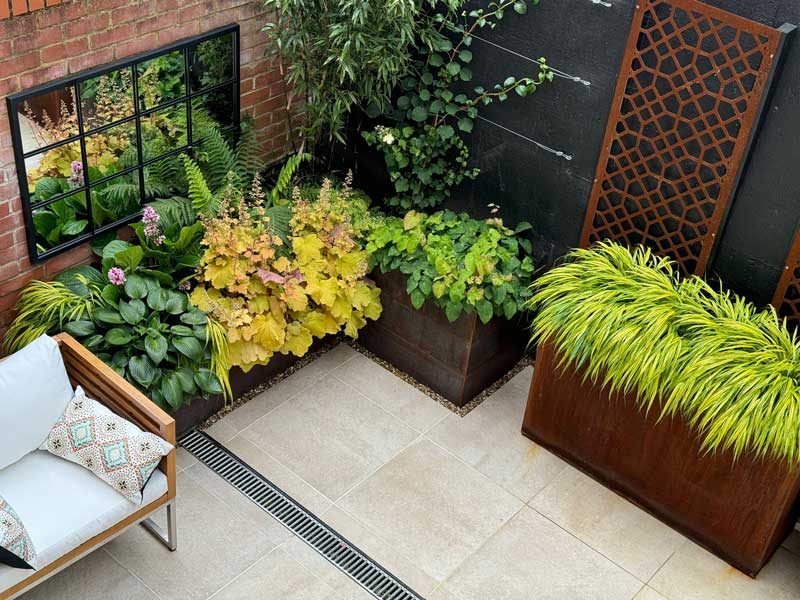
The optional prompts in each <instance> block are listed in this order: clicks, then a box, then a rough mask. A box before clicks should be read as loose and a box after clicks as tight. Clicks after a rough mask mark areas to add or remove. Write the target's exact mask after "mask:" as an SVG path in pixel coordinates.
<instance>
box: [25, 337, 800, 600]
mask: <svg viewBox="0 0 800 600" xmlns="http://www.w3.org/2000/svg"><path fill="white" fill-rule="evenodd" d="M531 374H532V369H530V368H528V369H526V370H524V371H523V372H521V373H520V374H519V375H518V376H516V377H515V378H514V379H513V380H512V381H510V382H509V383H508V384H506V385H505V386H504V387H503V388H502V389H500V390H499V391H498V392H497V393H495V394H494V395H493V396H492V397H491V398H489V399H487V400H486V401H485V402H484V403H483V404H482V405H481V406H480V407H478V408H477V409H476V410H474V411H473V412H472V413H470V414H469V415H467V416H466V417H464V418H460V417H458V416H456V415H454V414H452V413H450V412H449V411H447V410H446V409H445V408H443V407H441V406H440V405H438V404H437V403H435V402H434V401H433V400H431V399H430V398H427V397H426V396H424V395H423V394H422V393H420V392H419V391H418V390H416V389H415V388H413V387H412V386H410V385H408V384H407V383H405V382H403V381H402V380H400V379H398V378H397V377H395V376H394V375H392V374H391V373H389V372H388V371H386V370H384V369H383V368H382V367H380V366H378V365H377V364H375V363H373V362H372V361H370V360H369V359H367V358H365V357H363V356H362V355H360V354H358V353H357V352H355V351H354V350H353V349H351V348H350V347H349V346H346V345H340V346H338V347H337V348H335V349H334V350H331V351H330V352H328V353H327V354H325V355H323V356H322V357H320V358H319V359H317V360H316V361H315V362H313V363H311V364H309V365H308V366H306V367H305V368H303V369H302V370H300V371H298V372H297V373H295V374H294V375H292V376H291V377H289V378H287V379H285V380H284V381H282V382H281V383H279V384H278V385H276V386H274V387H273V388H271V389H269V390H267V391H266V392H264V393H262V394H261V395H260V396H258V397H256V398H255V399H253V400H252V401H250V402H249V403H248V404H246V405H244V406H243V407H241V408H239V409H237V410H236V411H234V412H233V413H231V414H230V415H228V416H226V417H225V418H224V419H223V420H222V421H220V422H219V423H217V424H215V425H214V426H213V427H212V428H211V430H210V433H211V434H212V435H214V436H215V437H216V438H217V439H218V440H219V441H221V442H223V443H225V444H227V445H228V446H229V447H230V448H231V449H232V450H233V451H234V452H235V453H237V454H238V455H240V456H241V457H242V458H243V459H245V460H246V461H248V462H249V463H250V464H251V465H252V466H254V467H255V468H257V469H258V470H260V471H261V472H262V473H263V474H264V475H265V476H267V477H268V478H270V479H271V480H273V481H274V482H275V483H277V484H278V485H279V486H281V487H283V489H285V490H286V491H287V492H288V493H290V494H291V495H293V496H294V497H295V498H296V499H298V500H299V501H300V502H302V503H303V504H304V505H305V506H307V507H308V508H310V509H311V510H313V511H315V512H316V513H317V514H318V515H321V516H322V517H323V518H324V519H325V520H326V521H327V522H328V523H329V524H331V525H332V526H333V527H334V528H336V529H337V530H338V531H340V532H341V533H342V534H343V535H345V536H346V537H348V538H349V539H350V540H351V541H352V542H354V543H355V544H357V545H359V546H360V547H361V548H362V549H364V550H365V551H366V552H367V553H368V554H370V555H371V556H373V557H374V558H375V559H377V560H378V561H380V562H381V563H382V564H383V565H384V566H385V567H387V568H388V569H389V570H391V571H393V572H394V573H395V574H396V575H398V576H399V577H400V578H401V579H403V580H404V581H405V582H406V583H408V584H410V585H411V586H412V587H413V588H414V589H415V590H416V591H417V592H419V593H420V594H422V595H423V596H424V597H426V598H428V599H429V600H494V599H497V600H500V599H503V600H533V599H544V600H631V599H635V600H664V599H667V600H734V599H735V600H755V599H764V600H797V598H800V534H798V533H797V532H795V533H794V534H793V535H792V537H791V538H790V539H789V541H788V542H787V544H786V545H785V547H783V548H781V549H780V550H778V552H777V554H776V555H775V557H774V558H773V559H772V561H771V562H770V563H769V564H768V565H767V567H766V568H765V569H764V570H763V572H762V573H761V575H760V576H759V578H758V579H757V580H755V581H753V580H751V579H749V578H747V577H746V576H744V575H742V574H741V573H739V572H738V571H736V570H735V569H733V568H731V567H729V566H728V565H726V564H725V563H724V562H722V561H720V560H718V559H716V558H715V557H713V556H712V555H711V554H709V553H707V552H706V551H704V550H702V549H701V548H699V547H698V546H696V545H695V544H693V543H692V542H690V541H688V540H687V539H686V538H684V537H683V536H681V535H680V534H678V533H676V532H674V531H672V530H671V529H669V528H668V527H666V526H665V525H663V524H661V523H660V522H659V521H657V520H655V519H654V518H652V517H650V516H649V515H647V514H645V513H644V512H642V511H641V510H639V509H638V508H636V507H635V506H633V505H631V504H630V503H628V502H626V501H625V500H623V499H621V498H619V497H618V496H616V495H615V494H613V493H611V492H609V491H607V490H606V489H605V488H603V487H602V486H600V485H598V484H597V483H595V482H594V481H593V480H591V479H589V478H588V477H586V476H584V475H582V474H581V473H580V472H578V471H576V470H575V469H573V468H572V467H570V466H568V465H566V464H565V463H564V462H562V461H561V460H559V459H558V458H556V457H555V456H553V455H552V454H550V453H548V452H547V451H545V450H544V449H542V448H540V447H538V446H537V445H535V444H533V443H531V442H529V441H527V440H526V439H524V438H523V437H522V436H521V435H520V433H519V430H520V423H521V419H522V413H523V407H524V405H525V399H526V392H527V388H528V384H529V382H530V378H531ZM179 470H180V472H179V475H178V499H179V503H178V528H179V546H178V551H177V552H175V553H170V552H168V551H167V550H166V549H165V548H163V547H162V546H161V545H160V544H158V543H157V542H156V541H155V540H153V539H152V538H151V537H150V536H149V535H148V534H147V533H146V532H145V531H144V530H143V529H142V528H141V527H136V528H134V529H132V530H129V531H128V532H126V533H125V534H124V535H122V536H121V537H119V538H118V539H117V540H115V541H113V542H112V543H111V544H109V545H107V546H106V547H105V548H103V549H101V550H98V551H97V552H95V553H94V554H92V555H90V556H88V557H87V558H85V559H83V560H82V561H80V562H79V563H77V564H76V565H74V566H72V567H71V568H70V569H68V570H66V571H65V572H63V573H61V574H60V575H58V576H56V577H55V578H53V579H51V580H49V581H48V582H46V583H45V584H43V585H42V586H40V587H39V588H38V589H36V590H34V591H33V592H31V593H29V594H27V595H25V596H24V600H45V599H47V600H53V599H57V600H100V599H102V600H108V599H113V600H139V599H141V600H157V599H161V600H205V599H207V598H213V599H214V600H262V599H263V600H271V599H275V600H334V599H336V600H344V599H361V598H370V597H371V596H369V595H368V594H367V593H366V592H365V591H363V590H362V589H361V588H360V587H359V586H357V585H356V584H355V583H353V582H352V581H351V580H349V579H348V578H347V577H346V576H345V575H343V574H341V573H340V572H339V571H338V570H336V569H335V568H334V567H333V566H331V565H329V564H328V563H327V562H326V561H325V560H324V559H322V558H321V557H319V556H318V555H317V554H316V553H315V552H314V551H312V550H311V549H309V548H308V547H307V546H305V545H304V544H303V543H302V542H301V541H300V540H298V539H296V538H294V537H293V536H292V534H290V533H288V532H287V531H286V530H284V529H283V528H282V527H281V526H280V525H279V524H278V523H277V522H276V521H274V520H273V519H272V518H271V517H269V516H268V515H266V514H265V513H264V512H262V511H261V509H259V508H257V507H256V506H255V505H253V504H251V503H250V502H249V501H248V500H246V499H245V498H244V497H242V496H241V495H239V493H238V492H236V491H235V490H234V489H232V488H230V487H228V486H227V484H225V483H224V482H223V481H222V480H221V479H219V478H218V477H217V476H216V475H214V474H213V473H211V472H210V471H209V470H207V469H206V468H205V467H204V466H203V465H201V464H199V463H197V462H196V461H195V460H194V459H193V457H191V456H190V455H188V454H187V453H185V452H184V451H181V454H180V457H179Z"/></svg>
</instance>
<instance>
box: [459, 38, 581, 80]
mask: <svg viewBox="0 0 800 600" xmlns="http://www.w3.org/2000/svg"><path fill="white" fill-rule="evenodd" d="M472 37H474V38H475V39H476V40H480V41H482V42H483V43H484V44H489V45H490V46H494V47H495V48H498V49H500V50H503V51H504V52H508V53H509V54H513V55H514V56H516V57H518V58H521V59H522V60H526V61H528V62H530V63H533V64H535V65H537V66H538V65H539V61H538V60H534V59H533V58H531V57H530V56H525V55H524V54H520V53H519V52H515V51H514V50H511V49H510V48H506V47H505V46H501V45H500V44H495V43H494V42H492V41H489V40H487V39H486V38H484V37H481V36H479V35H475V34H472ZM547 66H548V67H550V70H551V71H552V72H553V75H555V76H556V77H561V78H563V79H566V80H568V81H574V82H575V83H582V84H583V85H585V86H590V85H592V82H591V81H589V80H588V79H584V78H583V77H578V76H577V75H571V74H570V73H567V72H566V71H562V70H560V69H556V68H555V67H553V66H551V65H547Z"/></svg>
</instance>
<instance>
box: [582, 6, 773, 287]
mask: <svg viewBox="0 0 800 600" xmlns="http://www.w3.org/2000/svg"><path fill="white" fill-rule="evenodd" d="M781 42H782V34H781V33H780V32H779V31H778V30H775V29H771V28H769V27H766V26H763V25H759V24H757V23H754V22H752V21H748V20H746V19H743V18H741V17H738V16H736V15H732V14H730V13H727V12H725V11H722V10H719V9H716V8H713V7H710V6H708V5H706V4H703V3H701V2H698V1H696V0H670V1H669V2H660V1H657V0H639V5H638V8H637V11H636V14H635V16H634V21H633V27H632V29H631V33H630V37H629V38H628V45H627V48H626V51H625V57H624V60H623V66H622V70H621V72H620V77H619V80H618V82H617V90H616V94H615V97H614V104H613V106H612V110H611V115H610V117H609V122H608V126H607V129H606V137H605V140H604V143H603V149H602V152H601V155H600V159H599V162H598V168H597V174H596V178H595V182H594V185H593V188H592V195H591V198H590V200H589V208H588V211H587V214H586V222H585V223H584V228H583V236H582V239H581V244H582V245H584V246H586V245H588V244H589V243H591V242H594V241H597V240H601V239H606V238H608V239H612V240H615V241H619V242H623V243H628V244H632V245H633V244H640V243H644V244H647V245H649V246H651V247H653V248H654V249H655V250H656V251H657V252H659V253H660V254H666V255H670V256H672V257H673V258H675V259H676V260H677V261H678V262H679V264H680V266H681V269H682V270H683V271H684V272H685V273H702V272H703V271H704V270H705V267H706V264H707V262H708V258H709V255H710V253H711V249H712V246H713V242H714V238H715V236H716V233H717V230H718V229H719V226H720V222H721V220H722V218H723V215H724V213H725V208H726V205H727V203H728V200H729V199H730V198H731V196H732V194H733V192H734V188H735V185H736V181H737V179H738V174H739V165H740V163H741V161H742V159H743V157H744V155H745V152H746V149H747V146H748V145H749V137H750V130H751V128H753V127H754V125H755V124H756V122H757V119H758V116H759V114H760V111H761V98H762V95H763V94H764V92H765V89H766V86H767V83H768V81H769V80H770V79H771V76H772V69H773V66H774V64H775V63H776V62H777V61H776V60H775V57H776V53H777V51H778V48H779V47H780V46H781Z"/></svg>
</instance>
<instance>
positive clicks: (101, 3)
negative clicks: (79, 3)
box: [90, 0, 131, 12]
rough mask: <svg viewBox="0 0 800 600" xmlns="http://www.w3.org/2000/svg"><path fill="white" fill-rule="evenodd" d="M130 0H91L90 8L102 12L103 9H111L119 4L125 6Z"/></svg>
mask: <svg viewBox="0 0 800 600" xmlns="http://www.w3.org/2000/svg"><path fill="white" fill-rule="evenodd" d="M130 2H131V0H92V3H91V5H90V10H92V11H97V12H102V11H104V10H112V9H115V8H119V7H120V6H127V5H128V4H130Z"/></svg>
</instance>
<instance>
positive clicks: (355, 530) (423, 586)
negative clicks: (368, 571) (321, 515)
mask: <svg viewBox="0 0 800 600" xmlns="http://www.w3.org/2000/svg"><path fill="white" fill-rule="evenodd" d="M325 522H326V523H327V524H328V525H330V526H331V527H333V528H334V529H335V530H336V531H338V532H339V533H340V534H341V535H343V536H344V537H345V538H347V539H348V540H349V541H350V542H351V543H352V544H354V545H355V546H357V547H358V548H360V549H361V550H362V551H363V552H365V553H366V554H368V555H369V556H370V557H371V558H372V559H374V560H375V561H377V562H378V564H380V565H381V566H383V567H384V568H386V569H387V570H389V571H390V572H391V573H392V574H394V575H395V576H396V577H398V578H399V579H400V580H401V581H402V582H403V583H405V584H406V585H408V586H410V587H411V588H412V589H413V590H414V591H415V592H417V593H418V594H420V595H422V596H423V597H427V596H428V594H429V593H430V592H431V591H433V589H434V588H435V587H436V585H437V582H436V580H434V579H433V578H432V577H430V576H429V575H427V574H426V573H425V572H424V571H422V570H421V569H420V568H418V567H416V566H415V565H414V564H413V563H412V562H411V561H410V560H409V559H408V558H406V557H405V556H402V555H401V554H400V553H399V552H398V551H397V548H396V547H395V546H394V545H393V544H390V543H389V542H387V541H386V540H384V539H383V538H381V537H380V536H378V535H377V534H376V533H375V532H373V531H372V530H370V529H369V528H368V527H367V526H366V525H364V524H363V523H361V522H360V521H358V520H357V519H356V518H355V517H353V516H352V515H351V514H349V513H347V512H345V511H344V510H342V509H341V508H339V507H338V506H333V507H332V508H331V509H330V510H329V511H327V512H326V513H325Z"/></svg>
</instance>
